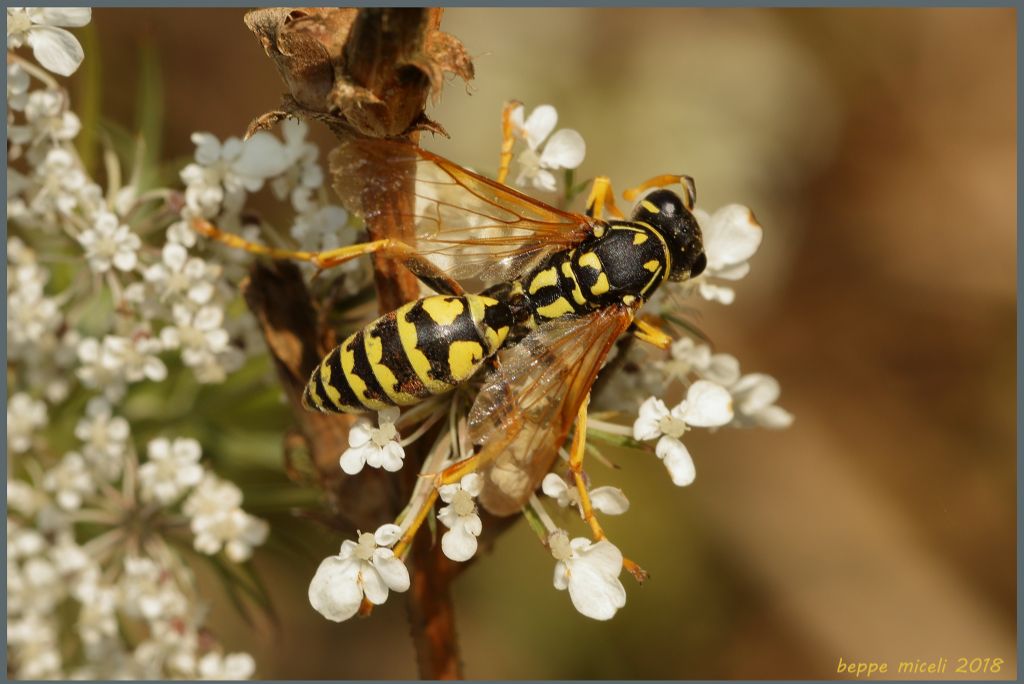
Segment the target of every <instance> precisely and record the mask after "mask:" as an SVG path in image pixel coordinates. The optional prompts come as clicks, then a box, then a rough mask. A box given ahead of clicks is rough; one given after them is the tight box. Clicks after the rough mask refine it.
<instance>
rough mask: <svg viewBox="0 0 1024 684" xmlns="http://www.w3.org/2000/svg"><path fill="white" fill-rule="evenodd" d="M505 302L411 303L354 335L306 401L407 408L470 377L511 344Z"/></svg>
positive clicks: (338, 406) (312, 383) (315, 379)
mask: <svg viewBox="0 0 1024 684" xmlns="http://www.w3.org/2000/svg"><path fill="white" fill-rule="evenodd" d="M511 325H512V316H511V312H510V309H509V307H508V305H507V304H505V303H503V302H499V301H498V300H496V299H492V298H490V297H484V296H481V295H463V296H461V297H448V296H434V297H426V298H424V299H418V300H416V301H414V302H409V303H408V304H405V305H404V306H402V307H400V308H398V309H397V310H395V311H392V312H390V313H388V314H385V315H383V316H381V317H380V318H378V319H377V320H375V321H374V322H372V323H370V324H369V325H367V326H366V327H365V328H363V329H362V330H359V331H357V332H355V333H353V334H352V335H349V336H348V337H347V338H345V340H344V341H343V342H342V343H341V344H339V345H338V346H337V347H335V348H334V349H333V350H332V351H331V352H330V353H329V354H328V355H327V356H326V357H324V359H323V361H322V362H321V363H320V365H319V366H317V368H316V369H315V370H314V371H313V374H312V375H311V376H310V379H309V383H308V384H307V385H306V391H305V393H304V394H303V397H302V400H303V404H304V405H305V406H306V407H307V408H310V409H317V410H319V411H322V412H325V413H362V412H364V411H369V410H381V409H384V408H387V407H389V406H409V405H412V404H416V403H418V402H420V401H422V400H424V399H426V398H427V397H429V396H432V395H435V394H443V393H445V392H449V391H451V390H452V389H454V388H455V387H456V386H457V385H459V384H461V383H463V382H465V381H466V380H468V379H469V378H470V377H471V376H472V375H473V374H474V373H475V372H476V371H477V369H478V368H479V367H480V364H482V363H483V361H484V359H486V358H487V357H489V356H491V355H492V354H494V353H495V352H496V351H497V350H498V349H499V348H500V347H501V345H502V344H503V343H504V342H505V338H506V337H507V336H508V333H509V329H510V327H511Z"/></svg>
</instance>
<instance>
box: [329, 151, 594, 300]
mask: <svg viewBox="0 0 1024 684" xmlns="http://www.w3.org/2000/svg"><path fill="white" fill-rule="evenodd" d="M331 170H332V172H333V174H334V178H335V184H334V187H335V189H336V190H337V191H338V194H339V195H340V196H341V199H342V202H343V203H344V204H345V206H346V207H348V208H349V209H350V210H351V211H353V212H355V213H357V214H359V215H361V216H363V218H365V219H367V220H372V219H374V218H375V217H376V216H378V215H380V214H381V213H384V212H389V213H391V214H392V216H394V218H395V219H396V220H398V221H401V222H402V223H403V224H404V225H410V224H411V225H413V226H414V229H415V234H416V240H417V244H416V247H417V250H418V251H419V252H420V253H421V255H422V256H424V257H425V258H427V259H429V260H430V261H431V262H432V263H433V264H434V265H435V266H437V267H439V268H441V269H442V270H443V271H445V272H446V273H447V274H448V275H450V276H451V277H453V278H455V279H457V280H465V279H471V278H477V279H480V280H481V281H484V282H489V283H494V282H501V281H508V280H512V279H514V278H516V277H517V276H519V275H520V274H522V273H523V272H524V271H526V270H527V269H528V268H529V267H530V266H532V265H534V264H536V263H539V262H540V261H541V260H543V259H544V258H545V257H546V256H548V255H549V254H551V253H553V252H557V251H560V250H564V249H568V248H570V247H573V246H575V245H577V244H579V243H580V242H581V241H582V240H583V239H584V238H586V237H587V236H588V235H590V233H591V232H592V231H593V220H592V219H590V218H588V217H587V216H584V215H582V214H575V213H572V212H566V211H561V210H559V209H556V208H555V207H552V206H549V205H547V204H545V203H543V202H540V201H538V200H535V199H533V198H531V197H528V196H527V195H524V194H522V193H520V192H516V191H515V190H513V189H511V188H509V187H507V186H505V185H502V184H501V183H498V182H496V181H493V180H490V179H488V178H485V177H484V176H481V175H479V174H476V173H474V172H472V171H469V170H468V169H465V168H462V167H461V166H459V165H458V164H455V163H454V162H452V161H449V160H447V159H445V158H444V157H440V156H438V155H436V154H433V153H431V152H428V151H426V150H423V149H421V148H419V147H416V146H415V145H411V144H408V143H402V142H397V141H389V140H371V139H367V138H349V139H346V140H344V141H343V142H342V143H341V144H340V145H339V146H338V148H337V149H336V150H335V151H334V152H333V153H332V155H331ZM410 194H412V195H413V196H414V197H415V202H414V203H410V204H409V206H407V207H396V206H395V202H394V198H395V197H403V196H404V197H407V196H409V195H410ZM396 214H397V215H396Z"/></svg>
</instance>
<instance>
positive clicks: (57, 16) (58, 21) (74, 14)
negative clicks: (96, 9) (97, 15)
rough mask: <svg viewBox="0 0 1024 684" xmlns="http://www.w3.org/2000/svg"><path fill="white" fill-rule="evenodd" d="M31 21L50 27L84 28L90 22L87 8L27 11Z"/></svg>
mask: <svg viewBox="0 0 1024 684" xmlns="http://www.w3.org/2000/svg"><path fill="white" fill-rule="evenodd" d="M29 15H30V16H31V17H32V21H34V22H36V23H39V24H48V25H50V26H73V27H78V26H85V25H86V24H88V23H89V22H90V21H91V20H92V9H91V8H89V7H40V8H38V9H33V10H30V11H29Z"/></svg>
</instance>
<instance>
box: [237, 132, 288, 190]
mask: <svg viewBox="0 0 1024 684" xmlns="http://www.w3.org/2000/svg"><path fill="white" fill-rule="evenodd" d="M225 144H226V143H225ZM226 155H227V151H225V156H226ZM291 161H292V160H291V159H290V158H289V157H288V154H287V153H286V150H285V147H284V145H282V144H281V142H280V141H279V140H278V139H277V138H275V137H274V136H272V135H271V134H269V133H267V132H265V131H260V132H257V133H255V134H253V136H252V137H251V138H249V139H248V140H246V141H245V144H244V146H243V147H242V151H241V154H239V155H238V158H237V159H236V160H235V162H234V163H233V164H232V165H231V167H232V169H234V170H235V171H236V172H238V173H240V174H244V175H246V176H252V177H254V178H260V179H267V178H273V177H274V176H278V175H280V174H282V173H284V172H285V170H287V168H288V167H289V166H291Z"/></svg>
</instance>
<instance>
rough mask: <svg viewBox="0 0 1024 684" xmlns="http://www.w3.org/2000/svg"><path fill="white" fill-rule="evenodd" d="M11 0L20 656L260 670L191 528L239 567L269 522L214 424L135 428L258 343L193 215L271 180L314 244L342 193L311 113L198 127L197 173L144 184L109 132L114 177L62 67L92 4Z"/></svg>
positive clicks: (145, 671) (166, 668)
mask: <svg viewBox="0 0 1024 684" xmlns="http://www.w3.org/2000/svg"><path fill="white" fill-rule="evenodd" d="M6 12H7V45H8V59H7V77H8V78H7V100H8V112H7V114H8V117H7V132H8V167H7V172H8V194H7V211H8V217H9V220H10V223H9V232H10V237H9V238H8V241H7V263H8V276H7V301H8V318H7V335H8V342H9V345H8V381H9V388H10V395H9V399H8V403H7V435H8V437H7V448H8V454H9V455H10V462H9V465H8V483H7V495H8V504H9V505H8V521H7V525H8V528H7V534H8V559H7V568H8V585H7V590H8V643H9V674H11V675H12V676H15V677H18V678H57V679H59V678H66V677H76V678H79V677H80V678H128V679H156V678H167V677H172V678H227V679H240V678H247V677H249V676H251V675H252V674H253V671H254V667H255V663H254V661H253V659H252V657H251V656H249V655H248V654H245V653H225V652H224V651H223V650H222V649H221V648H220V647H219V646H218V645H217V643H216V641H215V640H214V638H213V637H212V635H211V634H210V633H209V631H208V629H207V628H206V627H205V626H204V620H205V619H206V618H205V616H206V613H207V612H208V606H209V600H208V599H204V597H203V596H201V595H200V593H199V589H198V587H197V584H196V580H195V577H194V576H193V573H192V571H191V570H190V568H189V565H188V562H187V560H186V558H185V556H184V555H183V550H182V546H183V545H187V546H191V547H192V548H193V549H194V550H195V551H196V552H198V553H199V554H204V555H207V556H210V560H211V562H213V563H215V564H217V565H220V566H223V567H225V568H226V567H229V566H230V565H231V564H233V563H241V562H244V561H246V560H247V559H249V558H250V557H251V555H252V553H253V549H254V548H255V547H257V546H259V545H260V544H262V543H263V542H264V541H265V540H266V538H267V535H268V527H267V524H266V522H264V521H263V520H260V519H259V518H256V517H254V516H253V515H251V514H249V513H247V512H246V511H245V510H243V508H242V503H243V494H242V491H241V490H240V489H239V488H238V487H237V486H236V485H235V484H234V483H232V482H229V481H227V480H224V479H221V478H219V477H218V476H216V475H215V474H214V473H213V472H211V471H210V470H209V468H208V467H206V466H204V464H203V463H202V449H201V447H200V444H199V442H197V441H196V440H194V439H189V438H182V437H177V438H167V437H155V438H152V439H146V440H140V439H139V437H138V436H137V435H134V434H133V432H134V430H133V425H134V423H132V422H130V419H132V418H133V416H134V415H136V414H140V413H141V414H142V415H145V416H146V417H147V418H149V419H152V413H151V412H150V413H146V409H145V408H143V409H142V410H141V412H140V411H139V410H138V408H137V405H142V406H143V407H144V406H145V401H143V402H141V403H140V402H137V401H134V400H135V399H136V398H139V397H141V396H142V395H144V394H145V392H146V391H148V390H151V389H152V388H153V386H154V385H156V384H158V383H165V382H167V380H168V378H169V377H170V375H171V373H172V372H174V371H175V370H176V369H178V368H180V367H184V368H186V369H187V370H188V371H189V372H190V374H191V376H192V377H193V378H194V379H195V380H196V381H197V382H199V383H210V382H220V381H223V380H224V379H226V378H227V377H228V376H229V375H230V374H231V373H232V372H233V371H235V370H236V369H238V368H239V367H240V365H241V364H242V362H243V361H244V360H245V355H246V353H247V352H250V351H251V349H252V346H251V345H249V344H247V343H248V341H249V338H251V337H253V335H252V332H253V331H254V327H253V325H254V324H253V322H252V321H251V318H250V317H248V316H237V315H230V316H229V311H231V310H232V309H231V308H230V307H231V306H232V304H233V303H235V302H237V300H238V292H237V288H236V286H235V285H232V284H231V283H230V282H229V281H228V279H227V277H226V276H227V275H228V274H227V273H226V271H225V266H224V265H222V264H223V263H224V262H225V261H226V260H225V259H223V258H221V257H220V256H218V257H217V258H207V257H205V256H204V255H203V253H202V252H200V251H199V250H200V249H201V248H205V246H199V245H197V244H196V243H197V241H196V239H195V235H194V234H193V233H192V230H191V229H190V228H189V223H188V222H189V220H190V219H191V218H192V217H193V216H196V215H202V216H215V217H217V218H218V220H219V219H220V218H222V217H223V218H226V220H227V221H228V222H229V223H230V222H231V221H232V220H234V221H235V223H236V224H238V216H239V215H240V212H241V211H242V210H243V208H244V205H245V200H246V197H247V193H249V192H253V191H255V190H258V189H259V188H260V187H262V186H263V185H264V184H269V185H270V186H271V188H272V190H273V191H274V192H275V193H276V194H277V195H278V197H279V198H282V199H283V198H285V197H289V198H290V201H291V204H292V205H293V206H294V207H295V209H296V214H297V218H296V225H295V227H293V230H292V234H293V238H294V241H295V242H297V243H299V244H301V245H302V246H303V247H308V244H307V243H308V242H309V241H311V240H313V236H314V234H315V233H316V231H317V230H319V227H321V226H326V225H330V226H332V227H340V226H341V225H344V224H345V223H346V222H347V215H344V214H343V212H341V210H340V208H338V207H333V206H332V205H330V204H329V203H328V202H326V201H325V199H324V194H323V188H322V181H323V174H322V171H321V170H320V167H319V166H318V165H317V163H316V162H317V154H316V148H315V146H313V145H311V144H310V143H308V142H306V140H305V134H306V128H305V126H303V125H299V124H288V125H286V126H285V127H284V130H283V136H284V142H281V141H280V140H278V139H277V138H275V137H274V136H272V135H270V134H267V133H263V134H258V135H257V136H254V138H253V140H251V141H247V142H242V141H239V140H237V139H235V140H228V141H226V142H225V143H224V144H223V145H222V144H221V143H219V142H218V141H216V139H214V138H213V137H212V136H210V135H208V134H197V135H196V143H197V151H196V162H195V163H194V164H191V165H189V166H188V167H187V168H186V169H185V170H184V171H183V172H182V180H183V182H184V183H185V185H186V187H185V189H184V191H183V192H181V191H177V190H174V189H172V188H162V187H148V186H145V185H143V183H144V181H143V179H144V178H146V177H152V176H153V175H154V174H152V173H144V172H143V171H144V169H143V168H141V167H140V168H132V169H130V170H129V171H128V172H127V173H123V172H122V169H121V168H120V161H119V159H120V157H121V156H126V155H119V154H118V153H115V152H114V150H111V149H107V150H105V151H104V152H105V153H104V155H103V161H104V162H105V164H106V173H105V174H104V177H105V178H106V187H101V186H100V184H98V183H97V182H95V181H94V180H93V178H92V176H91V175H90V172H89V170H88V169H87V168H86V166H85V164H84V163H83V161H82V158H81V157H79V154H78V152H77V151H76V149H75V146H74V143H75V140H76V137H77V136H78V134H79V132H80V130H81V122H80V120H79V118H78V116H76V115H75V113H74V112H73V111H72V110H71V108H70V102H69V98H68V94H67V92H66V90H65V89H64V88H63V87H62V86H61V84H60V83H59V81H58V79H57V78H56V77H55V75H56V76H67V75H70V74H71V73H73V72H74V71H75V70H76V69H77V68H78V66H79V65H80V64H81V62H82V60H83V58H84V57H85V55H84V53H83V50H82V47H81V45H80V44H79V42H78V40H77V39H76V38H75V37H74V35H73V34H72V33H71V32H69V31H68V30H66V29H67V28H74V27H80V26H84V25H85V24H87V23H88V22H89V21H90V18H91V10H89V9H87V8H85V9H76V8H27V9H23V8H8V9H7V10H6ZM127 156H131V155H127ZM135 156H136V159H143V157H144V155H135ZM211 212H212V213H211ZM339 212H341V215H339ZM154 238H156V239H154ZM236 308H237V307H236ZM140 393H141V394H140ZM150 396H151V395H150ZM133 405H134V406H136V408H135V409H133V408H132V406H133ZM65 426H66V427H65ZM62 433H66V434H62Z"/></svg>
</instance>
